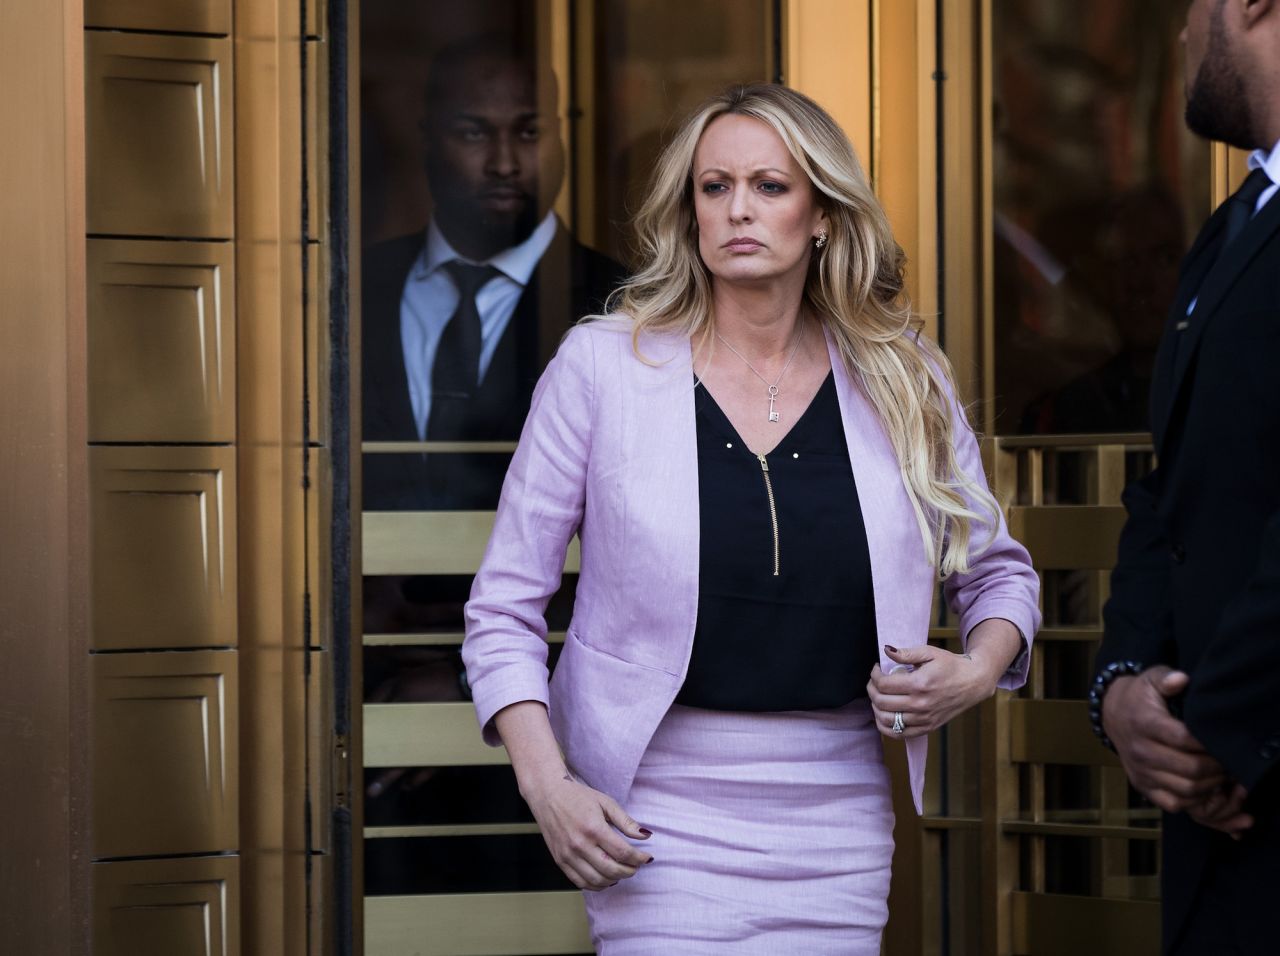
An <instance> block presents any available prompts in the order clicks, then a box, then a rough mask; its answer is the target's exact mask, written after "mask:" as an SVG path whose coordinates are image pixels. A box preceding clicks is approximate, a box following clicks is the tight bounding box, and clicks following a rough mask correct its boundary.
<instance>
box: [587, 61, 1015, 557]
mask: <svg viewBox="0 0 1280 956" xmlns="http://www.w3.org/2000/svg"><path fill="white" fill-rule="evenodd" d="M727 113H734V114H738V115H741V116H750V117H753V118H754V119H757V120H760V121H761V122H763V123H766V124H768V125H769V126H770V127H771V128H772V129H773V130H774V132H776V133H777V134H778V136H780V137H781V138H782V141H783V143H785V144H786V146H787V149H788V150H790V152H791V155H792V156H794V157H795V160H796V162H797V163H798V164H799V165H800V167H801V168H802V169H803V170H804V171H805V173H806V174H807V175H808V177H809V181H810V182H811V183H812V184H813V188H814V190H815V194H816V198H817V200H818V202H819V204H820V205H821V207H822V208H823V210H824V211H825V213H826V217H827V219H826V226H827V230H828V242H827V244H826V247H825V248H824V249H823V250H821V251H820V252H814V253H813V256H812V259H811V260H810V266H809V273H808V278H807V280H806V282H805V288H804V304H805V305H806V306H807V307H808V311H810V312H811V313H812V314H814V315H815V316H818V317H819V319H820V320H821V321H822V322H823V324H824V325H825V326H826V328H827V329H828V330H829V332H830V333H831V336H832V338H833V339H834V340H835V342H836V344H837V346H838V347H839V350H840V357H841V359H842V360H843V362H844V366H845V369H846V370H847V371H848V372H849V374H850V376H851V377H852V378H853V379H854V380H855V381H858V382H860V383H861V385H862V388H863V390H864V391H865V393H866V395H867V397H868V398H869V399H870V401H871V404H872V405H873V406H874V408H875V410H876V412H877V413H878V415H879V416H880V421H881V422H882V423H883V425H884V428H885V431H886V432H887V433H888V436H889V440H890V442H891V443H892V445H893V449H894V452H895V453H896V454H897V458H898V464H899V467H900V469H901V472H902V480H903V483H904V484H905V486H906V489H907V494H908V496H909V497H910V499H911V504H912V507H913V508H914V509H915V514H916V519H917V521H918V523H919V526H920V534H921V537H922V538H923V541H924V547H925V554H926V555H928V556H929V558H930V559H931V561H932V562H933V565H934V567H935V568H937V569H938V572H939V574H940V575H941V576H943V577H946V576H948V575H950V574H952V573H955V572H961V573H963V572H965V571H967V570H969V551H970V538H971V536H972V533H973V529H974V526H975V524H982V525H985V526H987V528H988V530H989V531H990V533H991V534H994V533H995V529H996V527H997V526H998V524H999V517H998V516H999V513H1000V510H999V506H998V505H997V504H996V501H995V499H994V498H993V497H992V495H991V493H990V491H988V490H987V488H986V487H985V486H983V485H981V484H979V483H977V482H974V481H971V480H969V479H968V478H967V477H966V476H965V475H964V474H963V472H961V470H960V468H959V467H958V465H957V462H956V455H955V444H954V439H955V432H956V428H957V427H958V419H959V418H960V416H962V415H963V412H962V411H961V410H960V409H959V407H958V405H957V406H953V404H952V402H953V400H952V398H951V396H952V395H954V394H955V385H954V381H953V378H952V373H951V366H950V363H949V362H948V361H947V359H946V356H944V355H943V353H942V351H941V350H940V349H939V348H938V347H937V346H936V345H935V344H934V343H933V342H931V341H930V340H929V339H927V338H925V337H923V336H921V335H920V334H919V333H920V328H921V326H922V325H923V323H922V322H921V320H920V319H919V317H918V316H917V315H916V314H915V313H914V312H913V311H912V310H911V304H910V302H909V301H908V300H907V296H906V293H905V290H904V285H903V265H904V263H905V256H904V255H903V253H902V249H901V247H899V245H898V244H897V242H895V241H894V238H893V234H892V232H891V231H890V229H889V221H888V219H887V217H886V216H885V214H884V210H883V209H881V208H880V203H879V202H878V201H877V200H876V197H875V194H874V193H873V192H872V190H871V186H870V184H869V183H868V182H867V178H866V176H865V175H864V174H863V172H862V167H861V165H860V164H859V162H858V159H857V157H856V156H855V155H854V152H853V147H852V145H851V144H850V143H849V139H848V137H847V136H845V134H844V131H843V130H841V129H840V127H839V126H838V125H837V124H836V122H835V120H833V119H832V118H831V116H830V115H829V114H828V113H827V112H826V110H824V109H823V108H822V107H820V106H819V105H818V104H817V103H815V102H814V101H813V100H811V99H809V98H808V97H807V96H805V95H804V94H802V93H798V92H796V91H795V90H792V89H789V88H787V87H785V86H778V85H774V84H765V83H760V84H751V85H747V86H735V87H733V88H731V89H729V90H726V91H725V92H724V93H721V94H719V95H718V96H715V97H712V98H711V99H710V100H708V101H707V102H706V103H705V104H704V105H703V106H702V107H700V108H699V109H698V110H696V111H695V112H694V113H693V115H692V116H690V117H689V119H688V120H687V121H686V122H685V123H684V125H683V126H682V127H681V128H680V130H679V132H677V133H676V136H675V138H674V139H673V140H672V142H671V144H670V145H669V146H668V147H667V148H666V150H665V151H664V152H663V154H662V156H661V158H660V159H659V161H658V165H657V167H656V169H655V172H654V177H653V182H652V186H651V189H650V191H649V194H648V196H647V198H646V199H645V201H644V204H643V205H642V206H641V208H640V210H639V212H638V213H637V215H636V218H635V227H636V233H637V246H638V248H637V252H638V255H637V257H636V259H637V261H638V262H639V263H640V264H641V267H640V268H639V271H637V272H636V273H635V274H634V275H633V276H632V277H631V279H630V280H629V281H627V282H626V283H625V284H624V285H622V286H621V287H620V288H619V289H618V290H617V291H616V292H615V293H614V294H613V295H612V296H611V297H610V300H609V306H608V308H609V311H611V312H618V313H622V314H625V315H627V316H629V317H630V319H631V321H632V323H633V325H632V335H633V344H634V346H635V348H636V352H637V354H639V353H640V349H639V340H640V336H641V335H643V334H644V333H646V332H658V333H663V332H665V333H678V334H683V335H688V336H689V337H690V338H693V339H699V338H701V337H703V336H706V335H707V334H708V333H709V331H710V330H711V328H712V320H713V316H712V296H711V282H712V277H711V274H710V273H709V272H708V271H707V267H706V266H705V265H704V264H703V262H702V258H701V256H700V255H699V254H698V231H697V220H696V218H695V215H694V201H693V156H694V150H695V149H696V148H697V145H698V141H699V139H700V138H701V137H702V133H703V131H704V130H705V129H706V128H707V126H708V125H709V124H710V123H711V122H712V121H713V120H715V119H716V118H717V117H719V116H723V115H725V114H727ZM953 415H954V416H955V418H953ZM984 546H985V545H984Z"/></svg>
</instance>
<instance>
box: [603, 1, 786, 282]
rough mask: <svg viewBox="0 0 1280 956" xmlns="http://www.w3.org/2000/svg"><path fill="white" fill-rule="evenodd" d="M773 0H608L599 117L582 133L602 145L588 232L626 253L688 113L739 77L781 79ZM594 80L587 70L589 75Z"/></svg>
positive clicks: (741, 79) (613, 251) (608, 248)
mask: <svg viewBox="0 0 1280 956" xmlns="http://www.w3.org/2000/svg"><path fill="white" fill-rule="evenodd" d="M775 6H776V4H775V3H770V2H766V0H734V2H733V3H731V4H726V3H725V2H724V0H605V2H601V3H597V4H596V5H595V7H596V10H597V13H596V16H597V17H598V18H599V22H600V23H602V24H607V25H608V26H607V28H606V29H604V30H601V31H599V34H598V41H597V46H596V53H595V64H594V70H593V73H594V76H593V77H592V80H593V82H592V86H593V88H594V90H595V91H596V93H595V95H596V96H597V97H598V100H597V104H596V105H597V115H596V116H595V117H594V121H593V122H592V123H591V124H590V128H588V129H583V130H582V135H583V136H584V137H587V136H589V137H590V140H591V144H592V146H593V147H594V148H593V152H594V154H595V157H596V158H595V169H594V170H593V173H594V177H595V187H594V189H593V190H592V196H591V202H590V205H589V208H583V209H580V210H579V211H578V218H579V221H580V222H581V223H582V229H583V231H584V232H586V233H588V234H590V235H592V236H594V237H596V242H597V244H598V245H599V247H600V248H601V249H604V250H606V251H608V252H609V253H610V254H612V255H614V256H617V257H618V258H620V259H625V258H626V257H627V254H628V253H629V251H630V245H629V243H630V239H631V235H630V231H629V229H628V223H629V222H630V219H631V214H632V213H633V212H634V211H635V210H636V209H637V208H638V206H639V204H640V201H641V200H642V199H643V197H644V192H645V186H646V183H647V180H648V177H649V173H650V171H651V170H652V169H653V164H654V162H656V160H657V158H658V154H659V153H660V152H661V151H662V148H663V147H664V146H666V144H667V138H668V137H669V136H670V135H671V134H672V133H674V132H675V129H676V126H677V125H678V123H679V120H680V119H682V118H683V117H684V116H686V115H687V114H688V113H689V112H691V111H692V110H693V109H694V108H695V107H696V106H697V105H699V104H700V103H701V102H702V101H703V100H705V99H706V98H707V97H708V96H709V95H711V94H712V93H714V92H716V91H717V90H720V89H723V88H724V87H726V86H729V85H730V84H732V83H742V82H751V81H755V80H767V79H772V77H771V76H770V71H769V66H770V60H771V58H772V52H771V51H770V50H769V44H770V42H771V37H772V21H773V17H774V9H773V8H774V7H775ZM585 79H586V77H584V80H585Z"/></svg>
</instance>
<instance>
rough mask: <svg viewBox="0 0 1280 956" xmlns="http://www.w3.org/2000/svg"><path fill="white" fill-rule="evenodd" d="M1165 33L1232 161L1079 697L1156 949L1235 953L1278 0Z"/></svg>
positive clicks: (1256, 833)
mask: <svg viewBox="0 0 1280 956" xmlns="http://www.w3.org/2000/svg"><path fill="white" fill-rule="evenodd" d="M1183 39H1184V42H1185V44H1186V51H1187V83H1188V92H1187V124H1188V126H1190V127H1191V129H1192V130H1193V131H1195V132H1197V133H1199V134H1200V135H1202V136H1205V137H1206V138H1209V139H1216V140H1222V141H1224V142H1227V143H1230V144H1231V145H1233V146H1237V147H1240V148H1243V149H1250V150H1253V152H1252V153H1251V155H1250V157H1249V167H1250V169H1251V170H1252V172H1251V173H1250V174H1249V176H1248V178H1247V179H1246V180H1245V182H1244V185H1243V186H1241V188H1240V189H1239V190H1238V191H1237V192H1236V193H1235V194H1234V195H1232V196H1231V198H1229V199H1228V200H1227V201H1226V202H1225V203H1223V205H1222V207H1221V208H1220V209H1219V210H1218V211H1217V212H1216V213H1215V214H1214V215H1213V217H1212V218H1211V219H1210V220H1209V222H1208V223H1207V224H1206V226H1205V227H1204V228H1203V229H1202V230H1201V232H1200V235H1199V236H1198V237H1197V238H1196V241H1195V244H1194V245H1193V246H1192V248H1191V251H1190V252H1189V253H1188V254H1187V257H1186V259H1185V260H1184V261H1183V267H1182V273H1181V277H1180V281H1179V287H1178V296H1177V299H1176V300H1175V303H1174V306H1173V309H1172V310H1171V313H1170V316H1169V321H1168V324H1167V325H1166V327H1165V333H1164V338H1163V341H1162V342H1161V345H1160V350H1159V353H1158V354H1157V357H1156V366H1155V375H1154V381H1153V383H1152V389H1151V423H1152V433H1153V436H1154V439H1155V448H1156V454H1157V456H1158V459H1159V465H1158V467H1157V468H1156V470H1155V471H1153V472H1152V473H1151V474H1150V475H1149V476H1148V477H1146V478H1144V479H1142V480H1141V481H1139V482H1137V483H1135V484H1134V485H1132V486H1130V487H1129V488H1128V489H1126V491H1125V495H1124V503H1125V507H1126V510H1127V512H1128V519H1127V521H1126V523H1125V527H1124V531H1123V533H1122V535H1121V538H1120V553H1119V557H1118V559H1117V563H1116V568H1115V572H1114V573H1113V575H1112V578H1111V599H1110V600H1109V601H1108V603H1107V606H1106V609H1105V614H1104V616H1105V629H1106V633H1105V638H1104V640H1103V643H1102V647H1101V649H1100V650H1099V652H1098V661H1097V665H1098V675H1097V677H1096V679H1095V681H1094V687H1093V691H1092V693H1091V694H1090V703H1091V705H1092V706H1091V714H1092V717H1093V719H1094V729H1095V730H1096V731H1097V732H1098V733H1099V734H1100V735H1101V736H1102V737H1103V739H1104V741H1107V740H1108V738H1109V741H1108V742H1109V743H1111V744H1113V745H1114V748H1115V750H1116V752H1117V753H1118V754H1119V756H1120V760H1121V762H1122V763H1123V764H1124V768H1125V771H1126V772H1127V773H1128V775H1129V779H1130V780H1131V781H1132V782H1133V784H1134V786H1135V787H1137V788H1138V789H1139V790H1141V791H1142V792H1143V793H1144V794H1146V795H1147V796H1148V797H1149V798H1150V799H1151V800H1152V802H1153V803H1155V804H1156V805H1157V806H1159V807H1160V808H1161V809H1162V810H1164V811H1165V813H1164V817H1163V826H1164V830H1163V843H1164V849H1163V854H1162V857H1161V866H1162V873H1161V877H1162V878H1161V892H1162V894H1163V935H1164V951H1165V952H1166V953H1170V954H1178V956H1183V954H1186V956H1200V954H1213V956H1232V954H1246V956H1254V954H1262V953H1267V954H1270V953H1274V952H1276V929H1275V917H1274V913H1273V911H1274V908H1275V903H1276V898H1277V895H1280V769H1277V768H1278V767H1280V703H1278V702H1280V389H1277V387H1276V370H1277V369H1278V368H1280V278H1278V276H1280V199H1277V198H1276V197H1277V195H1278V194H1280V0H1194V2H1192V3H1191V4H1190V10H1189V13H1188V15H1187V28H1186V30H1185V31H1184V32H1183Z"/></svg>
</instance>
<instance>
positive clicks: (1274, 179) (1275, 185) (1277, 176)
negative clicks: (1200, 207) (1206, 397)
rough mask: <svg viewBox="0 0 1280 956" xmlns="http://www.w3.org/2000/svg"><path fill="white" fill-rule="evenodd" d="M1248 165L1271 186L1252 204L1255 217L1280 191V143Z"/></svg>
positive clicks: (1257, 151)
mask: <svg viewBox="0 0 1280 956" xmlns="http://www.w3.org/2000/svg"><path fill="white" fill-rule="evenodd" d="M1248 165H1249V171H1250V172H1253V171H1254V170H1255V169H1261V170H1262V171H1263V172H1265V173H1266V174H1267V178H1268V179H1269V180H1271V185H1270V186H1268V187H1267V188H1266V189H1264V190H1263V191H1262V193H1261V194H1260V195H1259V196H1258V201H1257V203H1255V204H1254V207H1253V214H1254V215H1255V216H1256V215H1257V214H1258V212H1259V211H1260V210H1261V209H1262V207H1263V206H1265V205H1266V204H1267V201H1268V200H1269V199H1270V198H1271V197H1272V196H1274V195H1275V194H1276V192H1277V191H1280V141H1277V142H1276V144H1275V145H1274V146H1272V147H1271V152H1270V153H1268V152H1267V151H1266V150H1265V149H1255V150H1254V151H1253V152H1252V153H1250V154H1249V164H1248ZM1199 301H1200V296H1198V295H1197V296H1196V297H1195V298H1194V299H1192V300H1191V304H1190V305H1189V306H1187V315H1190V314H1191V313H1192V312H1194V311H1195V309H1196V303H1197V302H1199ZM1185 324H1186V323H1184V322H1183V321H1182V320H1179V321H1178V327H1179V328H1180V329H1181V328H1183V327H1184V326H1185Z"/></svg>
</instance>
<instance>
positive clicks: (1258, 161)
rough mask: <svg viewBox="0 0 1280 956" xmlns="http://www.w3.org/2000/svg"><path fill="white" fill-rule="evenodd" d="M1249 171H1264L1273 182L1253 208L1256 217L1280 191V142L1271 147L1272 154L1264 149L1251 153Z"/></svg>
mask: <svg viewBox="0 0 1280 956" xmlns="http://www.w3.org/2000/svg"><path fill="white" fill-rule="evenodd" d="M1249 169H1250V171H1252V170H1255V169H1261V170H1264V171H1265V172H1266V174H1267V178H1268V179H1269V180H1271V185H1270V186H1268V187H1267V188H1266V189H1264V190H1263V191H1262V195H1261V196H1259V197H1258V204H1257V205H1256V206H1254V207H1253V214H1254V215H1255V216H1256V215H1257V214H1258V210H1260V209H1261V208H1262V207H1263V206H1265V205H1266V204H1267V200H1269V199H1270V198H1271V197H1272V196H1274V195H1275V194H1276V192H1277V191H1278V190H1280V140H1277V142H1276V144H1275V145H1274V146H1272V147H1271V152H1270V153H1268V152H1267V151H1266V150H1264V149H1255V150H1254V151H1253V152H1252V153H1250V154H1249Z"/></svg>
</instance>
